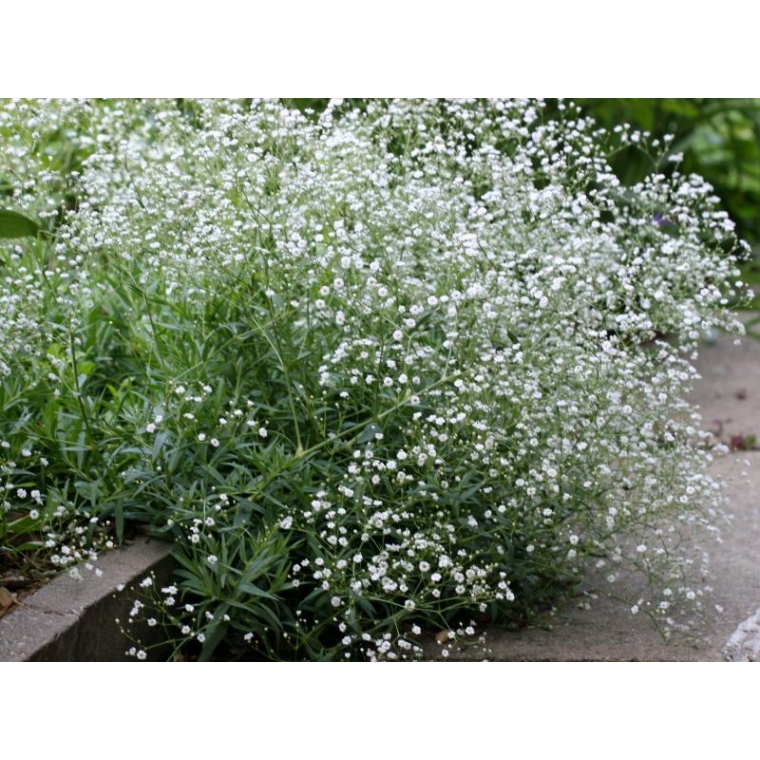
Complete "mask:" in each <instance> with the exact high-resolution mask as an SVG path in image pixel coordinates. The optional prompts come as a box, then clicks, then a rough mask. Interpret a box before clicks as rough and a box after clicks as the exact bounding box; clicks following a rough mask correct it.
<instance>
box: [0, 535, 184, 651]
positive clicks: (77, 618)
mask: <svg viewBox="0 0 760 760" xmlns="http://www.w3.org/2000/svg"><path fill="white" fill-rule="evenodd" d="M170 551H171V546H170V545H169V544H166V543H163V542H161V541H152V540H147V539H139V540H137V541H135V543H134V544H132V545H131V546H125V547H123V548H122V549H119V550H117V551H114V552H110V553H108V554H103V555H101V557H100V559H99V561H98V566H99V567H100V569H101V570H102V571H103V574H102V575H101V576H100V577H98V576H96V575H95V574H94V573H90V572H87V571H83V579H82V580H75V579H73V578H71V577H69V576H68V575H64V576H61V577H60V578H56V579H55V580H53V581H52V582H50V583H48V584H47V585H46V586H44V587H43V588H42V589H40V590H39V591H38V592H36V593H35V594H33V595H32V596H29V597H27V598H26V599H25V600H24V602H23V606H21V607H19V608H17V609H16V610H14V611H13V612H12V613H11V614H9V615H6V616H5V617H4V618H2V619H0V662H1V661H19V660H37V661H77V662H80V661H97V662H107V661H118V660H123V659H126V658H125V656H124V652H125V650H126V649H127V648H128V647H129V642H127V641H126V640H125V639H124V637H123V636H122V634H121V633H120V631H119V628H118V626H117V625H116V623H115V622H114V621H115V619H116V618H118V617H122V618H126V616H127V614H128V613H129V610H130V608H131V605H132V598H131V596H130V594H129V593H128V592H127V591H125V592H123V593H120V592H118V591H117V586H119V585H120V584H127V585H129V584H131V583H134V582H135V581H139V580H141V579H142V578H143V577H145V575H146V574H148V573H149V572H151V571H153V572H155V573H156V575H157V578H158V581H159V582H165V581H166V579H168V577H169V575H170V574H171V571H172V569H173V567H174V563H173V561H172V559H171V557H170V556H169V552H170ZM151 632H152V631H150V629H144V630H141V631H139V632H138V633H139V634H140V635H142V636H143V637H144V638H146V637H148V636H149V635H150V633H151Z"/></svg>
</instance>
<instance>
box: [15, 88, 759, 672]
mask: <svg viewBox="0 0 760 760" xmlns="http://www.w3.org/2000/svg"><path fill="white" fill-rule="evenodd" d="M560 113H562V114H563V117H562V118H561V119H559V120H549V119H548V118H547V117H546V116H545V115H544V112H543V107H542V103H541V102H540V101H501V100H498V101H480V100H478V101H475V100H472V101H366V102H363V103H360V104H359V105H358V106H357V105H356V104H355V103H350V104H343V103H342V102H340V101H332V102H331V103H330V105H329V106H328V108H327V109H326V110H325V112H324V113H322V114H320V115H319V116H317V115H315V114H310V113H305V114H302V113H300V112H299V111H297V110H291V109H289V108H287V107H286V106H284V105H282V104H280V103H278V102H274V101H252V102H251V101H245V102H243V101H240V102H237V101H194V102H192V103H188V102H187V101H181V102H174V101H171V102H169V101H143V100H137V101H108V102H99V103H91V102H63V103H62V102H57V101H56V102H35V103H12V104H5V105H4V106H3V107H2V109H1V110H0V130H1V134H2V135H3V138H2V142H0V177H2V178H3V181H5V183H6V185H7V187H8V188H10V189H9V191H7V192H6V198H5V200H4V201H3V203H4V204H5V206H6V207H7V208H8V209H9V210H13V211H17V212H20V213H24V214H27V215H29V216H30V217H32V218H35V219H38V220H39V221H40V224H41V225H43V227H44V230H45V233H44V234H41V235H39V236H38V238H37V239H36V240H31V239H30V240H24V241H13V243H14V244H13V245H4V246H3V249H2V250H3V258H4V259H5V261H6V267H5V271H4V279H3V281H2V295H0V297H2V299H3V316H2V320H3V334H2V338H0V369H2V370H3V374H4V380H2V383H3V386H2V388H3V393H5V394H6V396H4V397H3V398H4V399H5V398H7V399H11V400H12V402H6V401H4V406H3V417H2V425H3V429H2V431H0V432H2V435H3V436H4V437H5V438H4V440H5V439H6V438H7V441H6V442H7V443H8V444H9V446H11V447H12V448H13V449H14V451H15V449H17V448H18V447H22V446H23V447H27V449H28V450H29V451H34V452H38V453H36V454H35V455H34V456H37V457H38V459H37V460H34V461H35V462H39V461H40V459H39V458H41V457H42V456H44V457H45V459H46V461H47V462H48V467H47V468H45V469H44V471H43V470H42V469H40V468H39V467H36V468H35V467H28V468H27V469H26V470H25V471H24V477H25V478H26V480H25V481H24V482H25V483H28V485H26V486H25V489H26V490H27V491H28V492H29V493H31V489H32V488H36V492H37V494H38V496H37V497H35V498H37V499H38V500H39V502H40V504H43V505H44V504H52V503H55V504H62V503H66V504H68V505H69V506H70V508H71V509H72V510H74V511H75V512H78V513H79V514H80V515H82V516H83V517H85V518H86V519H87V520H92V521H95V522H97V523H98V524H100V525H108V526H112V527H113V529H114V530H115V532H116V535H117V537H120V536H121V535H122V532H123V530H124V525H125V523H126V522H128V521H130V520H139V521H142V522H146V523H148V524H150V525H151V526H152V528H153V530H154V532H156V533H157V534H159V535H163V536H165V537H167V538H169V539H171V540H172V541H174V542H175V547H176V548H175V556H176V558H177V560H178V563H179V565H180V568H181V569H180V570H179V572H178V574H177V579H176V583H175V584H174V585H173V586H169V587H166V588H167V589H168V590H165V589H164V590H162V589H154V591H155V592H156V596H155V598H154V599H153V601H152V602H151V603H148V601H140V602H139V603H136V605H135V608H134V609H133V610H132V613H133V614H132V615H131V616H130V617H131V619H132V620H136V619H137V618H139V617H141V616H148V617H149V619H150V620H151V621H153V622H155V623H156V624H158V623H159V622H160V623H161V624H168V625H169V626H170V629H171V631H172V632H173V633H172V634H171V635H172V636H173V637H174V638H175V641H176V643H177V647H178V651H179V648H181V647H183V646H185V647H186V646H188V645H190V644H191V642H194V646H195V647H197V649H198V651H199V653H200V656H201V657H202V658H208V657H211V656H212V655H213V653H214V651H215V650H216V649H217V648H218V647H219V645H220V644H223V643H224V644H225V645H226V646H234V645H236V644H242V643H245V644H246V645H248V646H250V647H251V648H252V649H253V650H254V651H255V653H256V654H257V656H261V657H266V658H305V659H344V658H364V659H392V658H411V657H414V656H417V655H418V654H419V652H420V651H421V650H420V643H419V642H420V636H421V635H423V634H424V633H426V632H428V633H429V632H431V631H439V630H450V631H451V632H452V636H457V635H465V636H469V635H473V634H475V633H477V631H478V630H480V628H482V626H483V625H485V624H491V625H496V624H504V623H515V622H524V621H526V620H529V619H531V618H532V617H534V616H535V615H536V614H538V613H540V612H541V611H543V610H546V609H547V608H548V607H550V606H551V605H553V604H555V603H556V602H557V601H558V600H559V599H560V598H562V597H563V596H566V595H568V594H570V593H572V592H573V590H574V589H576V588H577V587H578V583H579V582H580V581H581V580H582V579H583V578H584V576H585V575H586V574H587V572H588V571H589V570H591V569H593V570H594V571H595V572H601V577H602V580H603V582H604V583H605V584H607V585H609V587H610V590H611V593H613V594H615V595H617V596H619V597H621V598H624V599H627V600H628V603H629V604H632V609H633V610H634V611H641V612H642V613H646V614H649V615H651V616H652V617H653V618H655V619H657V620H661V621H662V624H663V626H664V627H668V626H669V625H673V622H672V621H673V620H674V618H673V616H674V610H677V609H682V608H683V606H684V604H685V603H686V602H696V603H698V602H699V601H700V599H701V597H702V595H703V593H704V589H703V588H702V587H701V586H700V581H699V574H700V573H699V572H698V571H700V572H701V567H694V566H693V563H694V559H693V553H690V551H689V549H688V547H689V546H690V544H688V543H684V542H683V538H684V536H685V535H687V534H689V533H690V532H692V531H695V530H702V531H707V532H708V533H709V532H714V531H716V529H717V528H716V525H717V520H718V515H719V510H720V504H721V500H722V496H721V490H720V484H719V483H717V482H715V481H714V480H713V479H712V478H711V477H709V476H708V475H707V474H706V471H705V468H706V465H707V463H708V462H709V461H710V459H711V458H712V456H713V452H711V451H709V450H707V447H706V435H704V434H702V433H701V432H700V421H699V416H698V414H697V413H696V412H695V411H694V410H692V409H691V408H690V406H689V405H688V403H687V402H686V401H685V399H684V396H685V393H686V391H687V389H688V388H689V386H690V384H691V382H692V381H693V379H694V378H695V376H696V373H695V370H694V368H693V365H692V360H693V358H694V356H695V354H694V352H695V349H696V346H697V342H698V340H699V338H700V336H701V335H702V334H703V333H704V332H705V331H706V330H710V329H713V328H716V327H719V328H724V329H728V330H732V331H735V332H740V330H741V326H740V324H739V323H738V322H737V321H736V319H735V318H734V317H733V316H732V315H730V314H729V313H728V312H726V310H725V307H726V305H727V304H728V303H729V299H735V298H736V297H737V295H742V294H743V293H744V286H743V285H742V283H741V282H739V281H738V279H737V278H738V273H737V270H736V257H737V255H740V254H741V253H742V248H741V247H740V246H739V244H738V243H737V241H736V239H735V236H734V234H733V231H732V225H731V223H730V221H729V220H728V218H727V216H726V214H725V213H724V212H723V211H721V210H719V209H718V207H717V199H716V198H715V197H714V196H713V195H712V191H711V188H710V187H709V185H707V184H706V183H705V182H704V181H703V180H701V179H700V178H699V177H696V176H683V175H682V174H680V173H679V171H678V168H677V165H676V168H675V169H674V170H673V171H671V172H669V173H668V174H667V175H666V174H665V173H662V172H659V171H655V172H654V173H652V174H651V175H650V176H649V177H648V178H647V179H646V180H645V181H643V182H641V183H640V184H638V185H636V186H634V187H632V188H631V187H629V188H623V187H622V186H621V185H620V183H619V182H618V180H617V178H616V177H615V175H614V174H613V172H612V171H611V169H610V167H609V164H608V156H609V155H610V154H611V153H612V152H614V151H615V150H618V149H619V148H620V146H621V144H623V143H626V144H641V143H643V142H645V141H646V137H645V136H644V135H641V134H639V133H637V132H633V131H626V130H623V132H622V134H619V135H610V134H607V133H605V132H603V131H602V130H599V129H596V128H595V126H594V124H593V123H592V122H591V121H589V120H587V119H584V118H582V117H581V116H579V114H578V113H577V112H576V110H575V109H574V108H573V107H572V106H563V107H561V110H560ZM64 143H65V145H66V146H67V147H66V148H65V150H64V149H62V148H60V144H64ZM51 145H56V146H59V147H58V148H56V150H58V151H59V153H60V151H61V150H63V153H64V154H65V155H66V156H69V158H68V159H67V161H62V160H61V159H60V158H59V159H58V160H57V163H55V162H52V159H51V152H52V153H55V150H53V148H51V147H50V146H51ZM666 148H667V146H660V145H651V144H650V145H648V146H647V148H646V149H647V150H648V151H649V152H650V153H651V155H653V156H657V155H658V151H659V152H661V153H662V156H663V157H666ZM56 155H58V154H57V153H56ZM671 158H675V159H676V161H677V157H671ZM655 160H660V159H655ZM663 160H666V159H665V158H663ZM51 162H52V163H51ZM66 197H68V198H69V202H65V199H66ZM54 212H55V213H54ZM6 431H10V432H6ZM3 445H4V446H5V443H4V444H3ZM14 456H16V455H15V454H14ZM34 456H32V459H34ZM15 466H16V465H14V467H15ZM24 467H26V465H24ZM6 469H7V470H8V472H9V473H10V472H11V470H12V468H9V466H8V465H6ZM13 473H14V474H13V477H14V478H15V477H16V470H13ZM15 486H16V484H15V483H6V484H5V485H4V494H5V499H6V501H5V506H4V510H5V515H6V518H5V523H4V524H5V525H6V531H7V525H8V524H9V521H8V518H7V515H8V514H12V515H13V516H14V517H13V519H18V518H16V517H15V516H16V515H21V517H22V519H31V517H30V515H31V514H32V508H33V507H34V505H33V504H29V505H28V508H29V511H28V512H27V511H26V510H27V505H25V503H24V502H23V500H22V498H21V496H20V494H19V492H18V489H17V488H15ZM34 511H38V510H37V509H36V508H34ZM0 519H3V518H2V516H1V515H0ZM692 546H693V545H692ZM695 556H698V557H699V556H700V554H696V555H695ZM631 573H634V574H638V576H640V577H641V578H643V579H645V581H646V583H645V590H641V588H638V589H636V591H635V593H636V596H635V598H633V599H629V597H628V595H627V594H628V592H627V591H626V590H625V589H624V588H623V585H622V584H623V580H624V579H625V578H628V577H630V575H631ZM144 586H145V589H151V588H154V587H153V585H152V584H151V582H150V579H148V580H147V581H146V583H145V584H144ZM631 593H632V592H631ZM151 605H152V606H151ZM159 618H160V619H159ZM122 623H123V624H124V621H122ZM125 627H126V628H128V627H129V624H128V623H126V625H125ZM132 651H133V653H135V654H139V656H140V657H141V658H142V657H144V656H145V655H146V650H145V649H144V648H141V647H139V646H135V647H134V648H133V650H132Z"/></svg>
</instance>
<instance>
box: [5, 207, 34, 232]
mask: <svg viewBox="0 0 760 760" xmlns="http://www.w3.org/2000/svg"><path fill="white" fill-rule="evenodd" d="M39 231H40V225H39V224H37V222H35V221H34V220H32V219H29V217H26V216H24V215H23V214H19V213H17V212H16V211H4V210H2V209H0V238H22V237H36V236H37V233H38V232H39Z"/></svg>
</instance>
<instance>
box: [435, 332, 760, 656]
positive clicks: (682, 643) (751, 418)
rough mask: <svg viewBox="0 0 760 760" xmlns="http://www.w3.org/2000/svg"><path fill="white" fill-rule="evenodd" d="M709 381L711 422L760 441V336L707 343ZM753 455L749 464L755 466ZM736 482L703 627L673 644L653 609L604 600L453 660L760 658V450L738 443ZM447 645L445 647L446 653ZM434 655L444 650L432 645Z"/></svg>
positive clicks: (733, 466)
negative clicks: (636, 611)
mask: <svg viewBox="0 0 760 760" xmlns="http://www.w3.org/2000/svg"><path fill="white" fill-rule="evenodd" d="M697 367H698V369H699V371H700V374H701V377H702V379H701V380H700V381H699V382H698V384H697V387H696V388H695V389H694V392H693V394H692V400H693V401H694V403H695V404H697V405H698V406H699V408H700V412H701V414H702V416H703V419H704V427H705V428H706V429H711V430H715V431H716V433H717V434H719V435H720V437H721V438H722V440H724V441H725V442H726V443H729V442H731V440H732V439H733V443H734V445H737V444H738V445H741V443H742V442H747V443H749V442H751V439H750V440H749V441H748V439H747V437H748V436H757V439H758V440H760V341H758V340H755V339H751V338H745V339H743V341H742V344H741V345H739V346H735V345H734V339H733V338H732V337H720V338H719V339H717V340H716V341H715V342H714V343H712V344H707V345H704V346H703V347H702V348H701V349H700V357H699V360H698V362H697ZM746 462H749V466H747V465H746ZM712 473H713V474H714V475H718V476H720V477H721V478H722V479H724V480H725V481H726V483H727V485H728V496H729V498H730V505H729V508H728V509H729V511H730V512H731V513H732V514H733V515H734V520H733V522H732V523H731V525H730V526H728V527H726V528H725V529H724V531H723V543H722V544H719V543H713V544H712V545H711V546H709V547H707V546H706V547H705V548H706V549H708V551H709V554H710V560H711V561H710V568H711V573H712V577H711V579H710V581H711V585H712V587H713V589H714V595H713V598H712V599H711V600H710V604H709V606H708V609H707V612H706V615H705V616H704V619H703V620H700V621H699V623H698V624H697V625H696V626H695V629H696V633H694V634H692V635H690V637H689V638H688V639H687V638H686V637H685V636H682V635H679V634H674V635H673V637H672V639H671V641H670V642H669V643H666V642H665V641H664V640H663V639H662V637H661V636H660V635H659V633H658V632H657V631H656V629H655V628H654V627H653V625H652V624H651V623H650V622H649V621H648V620H647V619H646V618H644V617H643V616H640V615H639V616H635V617H634V616H633V615H631V613H630V610H629V609H628V607H627V606H624V605H622V604H620V603H616V602H612V601H610V600H607V599H605V598H603V597H601V596H600V597H599V599H597V600H595V601H593V603H592V608H591V609H590V610H582V609H578V608H577V606H576V607H573V608H569V609H565V610H563V611H561V612H559V613H557V614H555V615H554V616H553V617H551V618H547V619H546V620H545V621H544V622H545V623H546V624H547V625H550V626H551V630H546V629H541V628H530V629H526V630H523V631H518V632H505V631H488V632H486V636H485V642H484V644H482V645H472V646H470V647H468V648H467V649H466V650H464V651H461V652H455V651H452V652H451V653H450V655H449V657H448V659H449V660H483V659H488V660H501V661H632V660H638V661H709V660H720V661H724V660H727V659H728V660H731V661H760V450H748V451H741V450H736V451H732V453H730V454H728V455H727V456H726V457H724V458H722V459H720V460H717V461H716V462H715V463H714V464H713V465H712ZM436 650H438V651H436ZM426 651H427V653H428V656H429V657H430V658H431V659H439V656H438V653H439V652H440V649H439V648H438V647H436V646H435V645H432V646H431V647H429V648H426Z"/></svg>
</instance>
